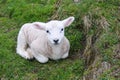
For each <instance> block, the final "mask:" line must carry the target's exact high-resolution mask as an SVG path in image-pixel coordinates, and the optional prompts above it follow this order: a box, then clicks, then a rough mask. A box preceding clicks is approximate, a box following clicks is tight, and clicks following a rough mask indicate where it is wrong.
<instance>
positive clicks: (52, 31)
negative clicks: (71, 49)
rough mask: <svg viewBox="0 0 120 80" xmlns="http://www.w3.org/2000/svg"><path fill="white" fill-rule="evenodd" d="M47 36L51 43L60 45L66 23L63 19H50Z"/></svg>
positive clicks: (47, 25)
mask: <svg viewBox="0 0 120 80" xmlns="http://www.w3.org/2000/svg"><path fill="white" fill-rule="evenodd" d="M45 30H46V33H47V38H48V40H49V42H50V43H52V44H54V45H58V44H60V43H61V42H62V40H63V37H64V25H63V24H62V22H61V21H50V22H48V23H47V24H46V29H45Z"/></svg>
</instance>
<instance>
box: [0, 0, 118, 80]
mask: <svg viewBox="0 0 120 80" xmlns="http://www.w3.org/2000/svg"><path fill="white" fill-rule="evenodd" d="M119 14H120V0H110V1H109V0H78V2H74V0H0V79H1V80H18V79H19V80H82V79H83V76H85V75H87V74H89V70H90V69H91V68H87V67H86V66H88V64H89V62H90V63H91V64H92V62H91V61H87V60H89V59H88V57H86V55H87V56H90V54H86V53H89V51H90V50H89V49H88V48H90V49H91V47H95V50H98V53H99V54H98V55H99V56H100V60H99V63H100V64H102V62H108V63H109V64H110V65H111V68H110V70H109V71H107V72H104V73H103V74H102V75H100V76H99V78H98V80H119V75H120V71H118V72H117V73H118V74H117V75H118V76H117V77H115V76H113V75H111V74H113V73H114V72H115V71H116V70H118V69H119V66H120V58H119V54H120V51H119V50H120V47H119V44H120V43H119V42H120V15H119ZM69 16H74V17H75V21H74V23H73V24H72V25H71V26H70V27H68V28H67V29H66V30H65V35H66V37H67V38H68V39H69V40H70V43H71V48H70V55H69V57H68V58H67V59H64V60H58V61H53V60H50V61H49V62H48V63H46V64H41V63H39V62H38V61H36V60H33V61H29V60H25V59H23V58H22V57H20V56H19V55H18V54H16V42H17V35H18V32H19V30H20V28H21V26H22V25H23V24H24V23H28V22H34V21H40V22H47V21H49V20H52V19H57V20H62V19H65V18H67V17H69ZM86 20H87V21H86ZM86 22H87V23H86ZM91 26H92V27H91ZM100 27H102V28H100ZM100 30H102V31H100ZM99 32H100V33H99ZM97 34H99V36H98V35H97ZM91 36H92V37H91ZM89 40H92V42H91V45H90V44H89V43H90V42H89ZM93 44H94V45H93ZM96 47H97V48H96ZM92 49H93V48H92ZM90 52H94V51H90ZM95 52H96V51H95ZM83 54H85V55H84V56H82V55H83ZM93 54H96V53H93ZM84 57H85V58H84ZM86 58H87V59H86ZM95 58H96V57H95ZM90 59H91V58H90ZM86 61H87V63H88V64H86V63H85V62H86ZM96 65H98V64H96ZM87 69H88V70H87Z"/></svg>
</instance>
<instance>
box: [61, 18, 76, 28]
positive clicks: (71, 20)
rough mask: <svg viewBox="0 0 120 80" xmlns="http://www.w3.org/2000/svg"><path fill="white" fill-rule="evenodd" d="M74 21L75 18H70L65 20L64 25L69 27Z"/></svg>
mask: <svg viewBox="0 0 120 80" xmlns="http://www.w3.org/2000/svg"><path fill="white" fill-rule="evenodd" d="M74 19H75V18H74V17H69V18H67V19H64V20H63V21H62V23H63V25H64V26H65V27H67V26H69V25H70V24H71V23H72V22H73V21H74Z"/></svg>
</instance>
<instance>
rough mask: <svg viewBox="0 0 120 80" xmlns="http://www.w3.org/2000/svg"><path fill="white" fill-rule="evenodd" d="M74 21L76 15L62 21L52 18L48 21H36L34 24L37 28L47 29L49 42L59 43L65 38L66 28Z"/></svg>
mask: <svg viewBox="0 0 120 80" xmlns="http://www.w3.org/2000/svg"><path fill="white" fill-rule="evenodd" d="M73 21H74V17H69V18H67V19H64V20H62V21H58V20H52V21H49V22H47V23H42V22H34V23H33V25H34V27H36V28H37V29H40V30H45V31H46V34H47V38H48V42H50V43H52V44H54V45H58V44H60V43H61V42H62V40H63V38H64V28H65V27H68V26H69V25H70V24H71V23H72V22H73Z"/></svg>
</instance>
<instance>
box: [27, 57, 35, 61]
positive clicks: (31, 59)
mask: <svg viewBox="0 0 120 80" xmlns="http://www.w3.org/2000/svg"><path fill="white" fill-rule="evenodd" d="M27 60H29V61H33V60H35V58H30V59H27Z"/></svg>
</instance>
